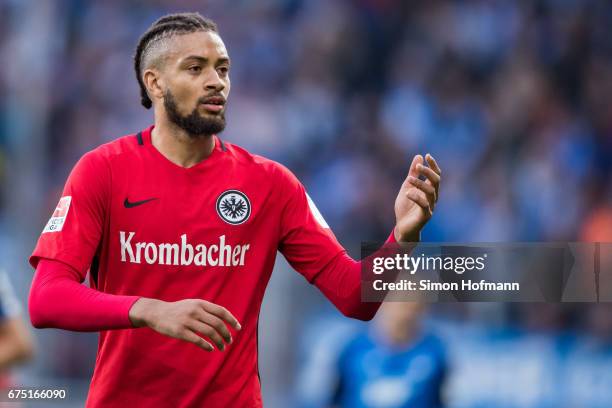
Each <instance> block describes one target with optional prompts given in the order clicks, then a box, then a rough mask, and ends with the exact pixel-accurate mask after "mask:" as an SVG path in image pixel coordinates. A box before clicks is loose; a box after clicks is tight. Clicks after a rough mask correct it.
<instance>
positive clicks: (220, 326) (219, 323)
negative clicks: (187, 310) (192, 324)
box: [198, 311, 232, 344]
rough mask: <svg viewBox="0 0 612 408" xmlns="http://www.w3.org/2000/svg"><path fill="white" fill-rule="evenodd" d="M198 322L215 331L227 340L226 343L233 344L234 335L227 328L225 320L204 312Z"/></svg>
mask: <svg viewBox="0 0 612 408" xmlns="http://www.w3.org/2000/svg"><path fill="white" fill-rule="evenodd" d="M198 320H199V321H201V322H202V323H206V324H207V325H209V326H210V327H212V328H213V329H215V330H216V331H217V332H218V333H219V334H220V335H221V337H223V340H225V342H226V343H228V344H231V342H232V334H231V333H230V331H229V330H228V329H227V326H226V325H225V322H224V321H223V320H221V319H219V318H218V317H216V316H214V315H212V314H210V313H205V312H204V311H202V312H201V313H200V315H199V316H198Z"/></svg>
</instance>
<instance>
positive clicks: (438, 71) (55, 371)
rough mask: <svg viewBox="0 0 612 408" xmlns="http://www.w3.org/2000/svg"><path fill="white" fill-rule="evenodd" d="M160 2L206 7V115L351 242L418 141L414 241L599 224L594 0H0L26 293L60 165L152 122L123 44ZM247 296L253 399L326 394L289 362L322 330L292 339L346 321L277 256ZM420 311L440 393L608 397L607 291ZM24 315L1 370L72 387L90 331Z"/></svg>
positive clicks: (81, 370)
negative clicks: (431, 176) (441, 368)
mask: <svg viewBox="0 0 612 408" xmlns="http://www.w3.org/2000/svg"><path fill="white" fill-rule="evenodd" d="M176 11H199V12H200V13H202V14H203V15H206V16H208V17H211V18H213V19H214V20H215V21H216V22H217V23H218V25H219V28H220V32H221V35H222V38H223V40H224V41H225V43H226V46H227V48H228V51H229V54H230V57H231V58H232V72H231V80H232V92H231V94H230V98H229V107H228V113H227V118H228V127H227V129H226V131H225V132H224V133H223V134H222V135H221V136H222V137H223V138H224V139H226V140H228V141H230V142H233V143H236V144H238V145H241V146H243V147H246V148H247V149H249V150H250V151H251V152H254V153H257V154H261V155H264V156H267V157H270V158H272V159H274V160H277V161H279V162H281V163H283V164H284V165H286V166H287V167H289V168H290V169H292V170H293V171H294V172H295V173H296V174H297V175H298V177H299V178H300V179H301V180H302V182H303V183H304V184H305V186H306V187H307V189H308V191H309V194H310V195H311V197H312V198H313V200H314V201H315V202H316V203H317V206H318V207H319V209H320V211H321V212H322V214H323V216H324V217H325V218H326V220H327V222H328V223H329V224H330V226H331V227H332V229H333V230H334V232H335V234H336V236H337V237H338V238H339V239H340V241H341V242H342V243H343V244H344V245H345V247H346V248H347V249H348V250H349V252H350V253H351V254H352V255H353V256H354V257H359V252H360V251H359V245H360V242H361V241H364V240H365V241H374V240H378V241H384V240H385V239H386V237H387V235H388V234H389V232H390V231H391V228H392V226H393V223H394V214H393V202H394V199H395V195H396V193H397V190H398V188H399V186H400V184H401V182H402V180H403V179H404V177H405V175H406V172H407V170H408V165H409V163H410V160H411V158H412V156H413V155H414V154H417V153H421V154H424V153H426V152H430V153H431V154H432V155H433V156H434V157H435V158H436V159H437V161H438V163H440V165H441V167H442V169H443V186H442V189H441V193H440V201H439V204H438V206H437V208H436V211H435V216H434V217H433V219H432V220H431V221H430V223H429V224H428V225H427V227H426V228H425V230H424V232H423V240H424V241H434V242H436V241H440V242H495V241H604V242H611V241H612V177H611V172H612V41H610V38H611V35H612V2H609V1H606V0H600V1H595V0H582V1H580V0H538V1H524V2H517V1H512V0H481V1H480V0H456V1H442V0H430V1H422V2H421V1H418V2H417V1H399V0H351V1H349V0H331V1H330V0H265V1H238V0H236V1H220V0H219V1H201V0H200V1H196V0H172V1H170V0H168V1H165V0H164V1H163V0H148V1H144V0H141V1H136V0H133V1H119V0H104V1H80V0H49V1H36V0H0V57H1V61H2V65H1V66H0V94H1V95H2V98H1V99H0V181H1V183H2V188H1V189H0V255H1V258H0V259H1V260H2V261H1V262H2V266H3V267H4V268H5V269H6V270H7V271H8V272H9V275H10V277H11V280H12V281H13V284H14V286H15V287H16V291H17V293H18V295H19V296H20V299H21V300H22V302H23V305H25V302H26V299H27V291H28V288H29V283H30V281H31V278H32V274H33V271H32V270H31V269H30V268H29V267H28V265H27V262H26V259H27V256H28V255H29V253H30V251H31V250H32V249H33V247H34V244H35V242H36V239H37V237H38V235H39V233H40V231H41V230H42V228H43V226H44V224H45V222H46V220H47V219H48V217H49V215H50V214H51V212H52V210H53V209H54V208H55V205H56V203H57V200H58V198H59V196H60V192H61V189H62V186H63V183H64V181H65V178H66V177H67V175H68V172H69V171H70V169H71V167H72V166H73V165H74V163H75V162H76V161H77V159H78V158H79V157H80V156H81V155H82V154H83V153H84V152H86V151H87V150H89V149H92V148H94V147H95V146H97V145H99V144H101V143H104V142H106V141H109V140H112V139H114V138H117V137H119V136H122V135H125V134H128V133H133V132H137V131H138V130H140V129H143V128H144V127H146V126H148V125H149V124H150V123H152V120H153V118H152V112H150V111H147V110H145V109H143V108H142V107H141V106H140V103H139V97H138V85H137V82H136V80H135V75H134V70H133V62H132V56H133V53H134V50H135V45H136V42H137V40H138V38H139V36H140V35H141V34H142V33H143V32H144V31H145V30H146V29H147V27H148V26H149V25H150V24H151V23H152V22H153V21H155V20H156V19H157V18H159V17H160V16H161V15H163V14H165V13H167V12H176ZM261 316H262V322H261V325H260V334H261V337H260V339H261V343H260V344H261V355H260V363H261V374H262V381H263V394H264V400H265V402H266V404H267V406H269V407H287V406H296V405H297V403H298V401H302V402H304V401H306V400H308V401H309V404H312V405H313V406H314V405H316V404H319V405H317V406H324V405H325V404H328V402H325V397H324V395H325V393H326V392H329V390H328V391H325V390H324V388H325V387H322V388H318V389H317V390H314V388H312V387H311V388H308V387H307V388H308V389H310V391H309V393H308V395H309V396H311V397H312V396H314V395H317V396H318V397H317V398H318V399H317V398H311V399H308V398H307V396H308V395H307V396H304V393H303V389H304V386H303V383H302V381H303V379H304V378H308V375H311V378H314V377H312V373H310V374H308V375H305V374H304V372H303V371H304V370H305V367H310V368H309V370H315V371H314V372H315V373H316V370H317V368H316V366H317V364H314V365H313V364H311V362H312V359H313V355H319V354H321V353H322V354H326V353H327V355H328V357H329V358H328V360H330V361H331V360H333V352H331V351H330V350H329V347H327V346H328V345H329V344H330V343H329V342H324V341H323V342H317V341H312V342H307V341H305V340H304V339H311V338H312V339H317V338H319V337H321V336H318V333H317V332H316V331H314V330H315V329H313V328H317V330H318V329H320V330H322V331H323V332H325V333H328V334H329V333H331V332H334V329H333V328H339V327H345V326H347V325H349V326H351V327H353V326H354V324H353V323H349V322H346V321H345V320H343V319H342V318H341V317H340V314H339V313H338V312H336V311H335V310H332V308H331V306H329V305H328V304H327V303H326V302H325V301H324V300H323V299H322V297H321V296H320V295H319V294H318V293H317V292H316V290H314V289H313V288H311V287H310V286H309V285H308V284H307V283H306V282H305V281H303V279H302V278H301V277H300V276H299V275H298V274H296V273H294V272H292V271H291V270H290V269H289V268H288V266H287V265H286V264H285V263H284V262H282V261H281V262H279V265H278V267H277V270H276V271H275V273H274V274H273V280H272V282H271V284H270V287H269V288H268V292H267V295H266V301H265V304H264V310H263V311H262V315H261ZM26 318H27V317H26ZM424 325H426V326H427V327H428V329H427V330H431V331H435V332H436V333H437V335H438V336H439V337H440V339H441V340H442V342H443V343H444V344H446V348H447V358H448V364H449V365H448V367H449V369H448V377H447V381H446V383H445V386H444V393H443V395H444V401H445V402H446V404H447V406H448V407H466V408H468V407H470V408H476V407H609V406H612V307H611V306H610V305H605V304H601V305H592V304H581V305H577V304H564V305H554V304H514V305H511V304H500V303H480V304H478V303H471V304H452V305H451V304H447V305H432V307H431V308H430V310H429V312H428V313H427V314H426V315H425V317H424ZM370 326H371V324H370V325H365V326H364V325H356V326H355V327H359V328H358V330H369V327H370ZM356 330H357V329H356ZM35 334H36V339H37V343H38V352H37V353H36V358H35V359H34V360H33V362H32V363H30V364H29V365H27V366H25V367H23V368H21V369H20V370H18V371H17V372H16V374H15V376H16V379H15V381H16V382H17V383H18V384H42V385H50V384H64V383H65V384H70V386H71V387H73V388H72V389H74V390H75V391H74V395H75V397H74V398H75V399H74V400H73V403H74V405H75V406H79V405H82V402H81V401H80V400H78V398H79V397H81V398H82V397H84V396H85V392H86V387H87V385H88V381H89V379H90V375H91V370H92V366H93V362H94V359H95V347H96V341H97V339H96V335H95V334H73V333H67V332H62V331H57V330H44V331H37V332H36V333H35ZM317 353H318V354H317ZM317 361H318V360H317ZM328 363H329V361H328ZM332 366H333V364H332ZM325 367H326V366H325V365H323V364H320V368H319V369H320V370H322V372H323V371H325V372H328V370H331V369H332V368H330V367H331V366H327V368H325ZM315 377H316V376H315ZM330 381H332V380H331V379H330ZM328 385H329V384H328ZM317 401H318V402H317ZM37 406H38V405H37ZM380 406H385V405H380Z"/></svg>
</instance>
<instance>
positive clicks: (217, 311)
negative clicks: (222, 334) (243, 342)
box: [202, 300, 242, 330]
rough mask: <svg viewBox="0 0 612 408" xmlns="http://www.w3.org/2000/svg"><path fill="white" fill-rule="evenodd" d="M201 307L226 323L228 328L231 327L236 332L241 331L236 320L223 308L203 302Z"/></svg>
mask: <svg viewBox="0 0 612 408" xmlns="http://www.w3.org/2000/svg"><path fill="white" fill-rule="evenodd" d="M202 306H203V307H204V310H206V311H207V312H209V313H212V314H214V315H215V316H217V317H218V318H220V319H222V320H224V321H226V322H228V323H229V324H230V326H232V327H233V328H234V329H236V330H240V329H242V326H240V323H239V322H238V319H236V318H235V317H234V315H232V314H231V313H230V312H229V310H227V309H226V308H224V307H223V306H219V305H216V304H214V303H210V302H207V301H205V300H204V301H203V303H202Z"/></svg>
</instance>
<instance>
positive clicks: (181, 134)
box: [151, 118, 215, 168]
mask: <svg viewBox="0 0 612 408" xmlns="http://www.w3.org/2000/svg"><path fill="white" fill-rule="evenodd" d="M151 143H152V144H153V146H154V147H155V148H156V149H157V150H158V151H159V152H160V153H161V154H162V155H164V156H165V157H166V158H167V159H168V160H170V161H171V162H172V163H174V164H176V165H178V166H181V167H185V168H188V167H191V166H194V165H196V164H198V163H199V162H201V161H202V160H204V159H206V158H207V157H208V156H210V155H211V154H212V152H213V150H214V148H215V139H214V137H213V135H202V136H199V137H195V138H193V137H190V136H189V135H188V134H187V132H185V130H183V129H181V128H179V127H178V126H176V125H175V124H173V123H170V122H168V121H166V120H159V119H158V118H155V127H154V128H153V130H152V132H151Z"/></svg>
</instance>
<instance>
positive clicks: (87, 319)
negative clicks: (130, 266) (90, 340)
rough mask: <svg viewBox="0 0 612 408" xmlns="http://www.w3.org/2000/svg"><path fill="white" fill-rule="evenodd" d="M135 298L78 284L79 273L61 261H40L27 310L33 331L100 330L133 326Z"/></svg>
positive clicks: (136, 297) (136, 298)
mask: <svg viewBox="0 0 612 408" xmlns="http://www.w3.org/2000/svg"><path fill="white" fill-rule="evenodd" d="M138 298H139V297H138V296H120V295H112V294H108V293H103V292H100V291H97V290H95V289H91V288H88V287H86V286H84V285H82V284H81V283H80V280H79V274H78V273H77V272H76V271H74V270H72V269H71V268H70V267H69V266H68V265H65V264H63V263H61V262H57V261H50V260H45V259H41V260H40V262H39V263H38V265H37V268H36V273H35V275H34V280H33V281H32V287H31V289H30V297H29V302H28V308H29V313H30V320H31V321H32V325H33V326H34V327H36V328H48V327H53V328H58V329H65V330H74V331H100V330H112V329H126V328H131V327H134V326H133V325H132V322H131V321H130V318H129V311H130V308H131V307H132V305H133V304H134V302H136V301H137V300H138Z"/></svg>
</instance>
